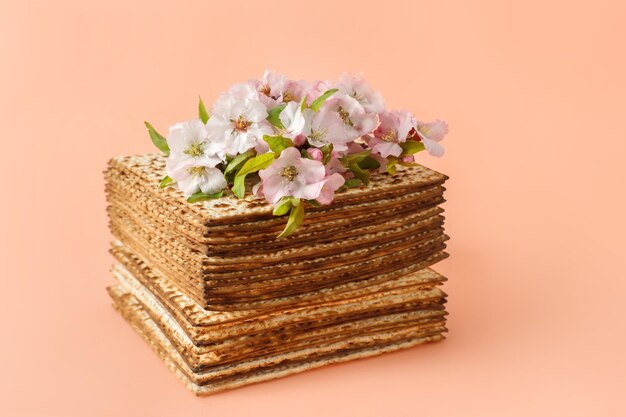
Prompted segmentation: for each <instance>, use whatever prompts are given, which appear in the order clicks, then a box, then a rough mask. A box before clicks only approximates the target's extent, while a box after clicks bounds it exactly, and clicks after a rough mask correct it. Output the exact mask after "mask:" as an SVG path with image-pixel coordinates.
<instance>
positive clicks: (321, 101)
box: [310, 88, 339, 111]
mask: <svg viewBox="0 0 626 417" xmlns="http://www.w3.org/2000/svg"><path fill="white" fill-rule="evenodd" d="M337 91H339V90H338V89H336V88H331V89H330V90H326V91H325V92H324V94H322V95H321V96H319V97H318V98H316V99H315V100H313V103H311V106H310V107H311V110H313V111H318V110H319V109H320V107H322V104H324V103H325V102H326V100H328V98H329V97H330V96H332V95H333V94H335V93H336V92H337Z"/></svg>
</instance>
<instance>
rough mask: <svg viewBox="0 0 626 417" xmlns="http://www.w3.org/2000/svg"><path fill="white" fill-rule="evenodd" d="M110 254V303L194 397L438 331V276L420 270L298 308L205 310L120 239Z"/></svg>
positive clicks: (441, 296) (441, 312)
mask: <svg viewBox="0 0 626 417" xmlns="http://www.w3.org/2000/svg"><path fill="white" fill-rule="evenodd" d="M112 253H113V255H114V256H115V258H116V259H117V261H118V263H117V264H116V265H115V266H114V268H113V274H114V276H115V278H116V279H117V281H118V282H119V283H118V284H117V285H115V286H112V287H110V288H109V294H110V296H111V298H112V299H113V305H114V307H115V308H116V309H117V310H118V311H119V312H120V313H121V314H122V316H123V317H124V318H125V319H126V320H127V321H128V322H129V323H130V324H131V325H132V326H133V328H135V329H136V330H137V332H138V333H139V334H140V335H141V336H142V337H143V338H144V339H145V340H146V341H147V342H148V343H149V344H150V345H151V346H152V347H153V349H154V350H155V351H156V352H157V353H158V354H159V356H160V357H161V359H162V360H163V361H164V362H165V363H166V365H167V366H168V367H169V368H170V369H171V370H172V371H173V372H174V373H175V374H176V375H177V376H178V377H179V379H181V381H183V383H184V384H185V385H186V386H187V387H188V388H189V389H190V390H192V391H193V392H194V393H196V394H199V395H203V394H211V393H215V392H218V391H222V390H225V389H231V388H235V387H239V386H243V385H247V384H251V383H255V382H260V381H265V380H269V379H274V378H278V377H281V376H285V375H289V374H293V373H297V372H302V371H305V370H307V369H312V368H316V367H319V366H323V365H326V364H331V363H338V362H344V361H348V360H352V359H357V358H364V357H368V356H374V355H378V354H381V353H385V352H391V351H394V350H398V349H402V348H407V347H411V346H415V345H418V344H421V343H425V342H431V341H437V340H441V339H443V333H444V332H445V331H446V328H445V316H446V314H447V313H446V311H445V309H444V304H445V301H446V295H445V293H443V292H442V291H441V290H440V289H439V288H438V285H439V284H441V283H443V281H445V278H444V277H442V276H441V275H439V274H438V273H436V272H435V271H433V270H432V269H430V268H424V269H421V270H419V271H417V272H412V273H409V274H406V275H402V276H400V277H397V278H393V279H390V280H387V281H384V282H382V283H379V284H375V285H371V286H368V287H365V288H363V287H361V286H358V285H355V286H354V287H351V286H350V284H346V285H345V286H344V287H343V288H340V289H339V290H338V289H337V288H335V289H334V290H333V291H325V290H320V291H318V292H317V293H316V294H314V295H315V297H314V298H315V300H316V302H314V303H311V302H310V299H311V297H310V296H309V297H308V301H307V303H306V305H304V304H298V302H297V300H294V302H293V303H291V304H290V306H289V307H288V308H285V307H284V304H277V305H276V307H274V308H272V305H273V304H272V303H270V302H268V305H267V308H264V309H260V310H247V311H210V310H206V309H204V308H203V307H202V306H201V305H200V304H198V303H197V302H196V301H194V300H193V299H191V298H190V297H189V296H188V295H186V294H185V293H184V292H181V291H180V290H179V289H178V288H177V287H176V286H175V285H173V284H172V283H171V282H170V281H169V280H168V279H166V277H163V276H160V275H159V274H158V273H157V272H155V271H154V270H152V269H151V268H150V266H149V265H147V264H146V263H145V262H144V261H143V260H142V259H141V258H140V257H139V256H137V255H136V254H135V253H134V252H133V251H132V250H131V249H129V248H128V247H125V246H124V245H123V244H122V243H120V242H115V243H114V244H113V248H112Z"/></svg>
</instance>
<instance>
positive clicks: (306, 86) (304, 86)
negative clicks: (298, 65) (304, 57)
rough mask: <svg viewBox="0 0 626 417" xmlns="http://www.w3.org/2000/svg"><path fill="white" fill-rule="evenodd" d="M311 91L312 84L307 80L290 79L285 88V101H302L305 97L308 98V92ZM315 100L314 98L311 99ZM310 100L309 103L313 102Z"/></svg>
mask: <svg viewBox="0 0 626 417" xmlns="http://www.w3.org/2000/svg"><path fill="white" fill-rule="evenodd" d="M310 91H311V84H310V83H309V82H308V81H305V80H298V81H293V80H292V81H288V82H287V85H286V87H285V90H284V92H283V95H282V101H283V103H288V102H290V101H296V102H298V103H299V102H300V100H302V98H303V97H307V98H308V94H309V92H310ZM311 101H313V100H311ZM311 101H309V103H310V102H311Z"/></svg>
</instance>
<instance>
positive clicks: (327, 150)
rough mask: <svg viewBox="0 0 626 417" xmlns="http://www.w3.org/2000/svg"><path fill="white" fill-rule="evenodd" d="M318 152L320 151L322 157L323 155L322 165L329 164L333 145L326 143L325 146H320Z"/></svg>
mask: <svg viewBox="0 0 626 417" xmlns="http://www.w3.org/2000/svg"><path fill="white" fill-rule="evenodd" d="M320 150H321V151H322V155H323V157H322V163H323V164H324V165H326V164H327V163H328V162H330V157H331V156H332V154H333V144H332V143H327V144H326V145H324V146H322V147H321V148H320Z"/></svg>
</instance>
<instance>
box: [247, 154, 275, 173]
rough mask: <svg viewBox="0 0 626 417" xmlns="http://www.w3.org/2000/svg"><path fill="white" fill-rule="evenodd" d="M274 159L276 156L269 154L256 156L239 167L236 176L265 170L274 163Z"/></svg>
mask: <svg viewBox="0 0 626 417" xmlns="http://www.w3.org/2000/svg"><path fill="white" fill-rule="evenodd" d="M275 158H276V156H275V155H274V154H273V153H271V152H268V153H264V154H261V155H257V156H255V157H254V158H250V159H248V160H247V161H246V163H245V164H244V165H243V166H242V167H241V169H240V170H239V172H238V173H237V176H239V175H248V174H251V173H253V172H257V171H258V170H260V169H265V168H267V167H268V166H270V165H271V164H272V161H274V159H275Z"/></svg>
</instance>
